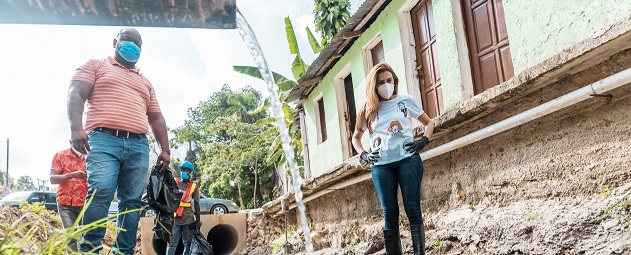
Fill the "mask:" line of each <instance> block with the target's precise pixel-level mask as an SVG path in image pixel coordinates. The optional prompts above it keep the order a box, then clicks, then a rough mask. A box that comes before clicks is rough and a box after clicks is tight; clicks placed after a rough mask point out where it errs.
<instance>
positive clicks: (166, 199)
mask: <svg viewBox="0 0 631 255" xmlns="http://www.w3.org/2000/svg"><path fill="white" fill-rule="evenodd" d="M160 168H162V164H159V165H157V166H154V167H153V168H152V169H151V174H150V175H149V184H148V185H147V203H148V204H149V206H150V207H151V208H153V209H154V210H155V211H156V212H163V213H174V212H175V211H176V210H177V208H178V207H179V206H180V200H181V199H182V195H184V192H182V191H181V190H180V189H179V188H178V187H177V183H176V182H175V179H174V178H173V174H171V171H170V170H169V169H168V168H167V169H166V170H165V171H163V172H162V173H160V172H159V171H160Z"/></svg>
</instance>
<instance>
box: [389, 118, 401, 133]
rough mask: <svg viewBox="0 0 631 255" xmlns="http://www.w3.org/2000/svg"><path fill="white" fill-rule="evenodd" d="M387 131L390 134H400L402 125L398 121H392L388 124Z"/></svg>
mask: <svg viewBox="0 0 631 255" xmlns="http://www.w3.org/2000/svg"><path fill="white" fill-rule="evenodd" d="M388 132H390V135H391V136H400V135H402V134H403V126H401V123H399V121H396V120H395V121H392V122H390V125H389V126H388Z"/></svg>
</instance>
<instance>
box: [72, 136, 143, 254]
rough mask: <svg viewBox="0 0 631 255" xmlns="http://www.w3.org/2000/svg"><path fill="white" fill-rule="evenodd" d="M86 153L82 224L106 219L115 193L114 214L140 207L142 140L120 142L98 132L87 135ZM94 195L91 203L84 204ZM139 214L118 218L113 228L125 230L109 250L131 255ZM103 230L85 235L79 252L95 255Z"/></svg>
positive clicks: (134, 139) (127, 214)
mask: <svg viewBox="0 0 631 255" xmlns="http://www.w3.org/2000/svg"><path fill="white" fill-rule="evenodd" d="M88 143H89V144H90V149H91V150H90V152H89V153H88V156H87V158H86V164H87V173H88V195H87V197H86V206H87V209H86V211H85V213H84V215H83V222H82V224H83V225H88V224H90V223H92V222H94V221H97V220H99V219H102V218H105V217H107V211H108V208H109V206H110V203H111V202H112V199H113V198H114V192H115V191H116V193H117V197H118V201H119V203H118V212H119V213H121V212H124V211H125V210H133V209H137V208H140V206H141V202H140V198H141V197H142V192H143V190H144V188H145V182H146V180H147V172H148V171H149V142H148V141H147V138H146V137H144V136H143V137H141V138H128V139H122V138H118V137H116V136H113V135H109V134H106V133H103V132H100V131H90V132H88ZM93 194H94V198H93V200H92V202H91V203H90V204H89V205H88V204H87V201H88V200H89V199H90V197H91V196H92V195H93ZM139 219H140V214H139V212H133V213H126V214H123V215H119V216H118V217H117V219H116V225H117V227H119V228H122V229H125V230H126V231H118V233H116V234H117V238H116V243H115V244H114V246H113V248H114V249H116V250H118V251H120V252H122V253H124V254H130V255H131V254H134V247H135V246H136V232H137V230H138V220H139ZM104 235H105V228H97V229H94V230H92V231H89V232H87V233H86V234H85V235H84V236H83V240H82V241H81V251H82V252H89V251H92V252H98V250H100V249H101V239H103V236H104Z"/></svg>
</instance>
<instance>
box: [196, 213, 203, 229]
mask: <svg viewBox="0 0 631 255" xmlns="http://www.w3.org/2000/svg"><path fill="white" fill-rule="evenodd" d="M201 227H202V218H201V217H200V216H199V213H195V228H196V229H197V231H199V230H200V229H201Z"/></svg>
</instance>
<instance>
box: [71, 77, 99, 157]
mask: <svg viewBox="0 0 631 255" xmlns="http://www.w3.org/2000/svg"><path fill="white" fill-rule="evenodd" d="M93 89H94V85H92V84H90V83H87V82H84V81H76V80H74V81H71V82H70V88H69V89H68V120H69V121H70V139H71V141H72V147H74V148H75V150H77V151H79V152H81V153H83V154H86V153H87V152H88V151H90V145H88V135H87V134H86V133H85V130H84V129H83V108H84V106H85V101H86V100H87V99H88V97H89V96H90V94H92V90H93Z"/></svg>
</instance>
